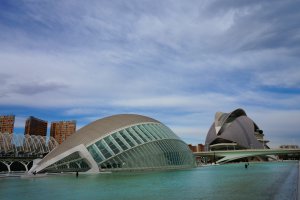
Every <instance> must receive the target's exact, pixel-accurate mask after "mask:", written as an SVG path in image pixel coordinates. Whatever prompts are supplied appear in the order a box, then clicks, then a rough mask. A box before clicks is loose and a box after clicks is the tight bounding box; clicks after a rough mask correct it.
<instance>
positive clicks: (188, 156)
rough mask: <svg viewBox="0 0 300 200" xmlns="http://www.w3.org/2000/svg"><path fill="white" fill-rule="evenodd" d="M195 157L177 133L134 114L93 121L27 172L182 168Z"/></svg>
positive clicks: (192, 163)
mask: <svg viewBox="0 0 300 200" xmlns="http://www.w3.org/2000/svg"><path fill="white" fill-rule="evenodd" d="M194 166H195V159H194V156H193V154H192V152H191V151H190V149H189V148H188V146H187V144H186V143H184V142H183V141H182V140H181V139H180V138H179V137H178V136H177V135H175V134H174V133H173V132H172V131H171V130H170V129H169V128H168V127H167V126H165V125H164V124H162V123H160V122H159V121H157V120H155V119H152V118H149V117H145V116H141V115H134V114H121V115H114V116H110V117H106V118H103V119H99V120H96V121H94V122H92V123H90V124H88V125H87V126H85V127H83V128H81V129H79V130H78V131H77V132H76V133H74V134H73V135H71V136H70V137H69V138H68V139H67V140H65V141H64V142H63V143H62V144H61V145H59V146H58V147H56V148H55V149H54V150H52V151H51V152H50V153H49V154H48V155H47V156H45V157H44V158H43V159H42V160H40V161H39V162H36V163H34V165H33V167H32V168H31V170H30V172H31V173H33V172H35V173H44V172H55V173H57V172H77V171H78V172H88V173H97V172H101V171H136V170H164V169H182V168H191V167H194Z"/></svg>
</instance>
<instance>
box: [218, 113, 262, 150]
mask: <svg viewBox="0 0 300 200" xmlns="http://www.w3.org/2000/svg"><path fill="white" fill-rule="evenodd" d="M221 138H224V139H227V140H230V141H233V142H236V143H238V144H239V145H240V146H243V147H245V148H249V149H251V148H254V149H260V148H263V146H262V144H261V143H260V142H259V141H257V139H256V138H255V135H254V123H253V121H252V120H251V119H249V118H248V117H246V116H241V117H238V118H237V119H235V121H234V122H232V124H231V125H230V126H229V127H228V128H227V129H225V130H224V132H223V133H222V134H221Z"/></svg>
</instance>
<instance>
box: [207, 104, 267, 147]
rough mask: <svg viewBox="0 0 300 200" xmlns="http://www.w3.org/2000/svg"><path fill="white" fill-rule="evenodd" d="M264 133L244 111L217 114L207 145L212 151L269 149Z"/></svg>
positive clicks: (208, 134)
mask: <svg viewBox="0 0 300 200" xmlns="http://www.w3.org/2000/svg"><path fill="white" fill-rule="evenodd" d="M267 142H268V141H266V140H264V134H263V131H262V130H260V129H259V127H258V126H257V125H256V123H254V122H253V121H252V120H251V119H250V118H249V117H248V116H247V114H246V112H245V111H244V110H243V109H236V110H234V111H233V112H231V113H222V112H217V113H216V115H215V121H214V123H213V124H212V126H211V127H210V129H209V131H208V133H207V136H206V141H205V144H206V146H207V147H209V149H210V150H229V149H230V150H233V149H236V150H237V149H264V148H269V147H268V146H267V145H266V143H267Z"/></svg>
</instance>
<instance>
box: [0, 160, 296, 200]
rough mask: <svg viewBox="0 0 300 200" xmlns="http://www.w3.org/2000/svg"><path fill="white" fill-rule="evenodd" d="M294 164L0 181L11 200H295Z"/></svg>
mask: <svg viewBox="0 0 300 200" xmlns="http://www.w3.org/2000/svg"><path fill="white" fill-rule="evenodd" d="M298 171H299V168H298V162H269V163H250V165H249V167H248V168H247V169H246V168H245V167H244V163H239V164H227V165H219V166H207V167H200V168H196V169H192V170H180V171H165V172H147V173H112V174H98V175H83V174H79V177H78V178H76V176H75V174H74V175H73V174H72V175H59V176H57V175H55V176H54V175H49V176H47V177H40V178H11V177H10V178H0V192H1V196H0V199H1V200H6V199H7V200H8V199H9V200H13V199H23V200H27V199H28V200H29V199H30V200H32V199H44V200H48V199H49V200H50V199H51V200H57V199H85V200H87V199H122V200H123V199H130V200H133V199H142V200H148V199H149V200H156V199H172V200H177V199H180V200H183V199H184V200H185V199H205V200H206V199H230V200H235V199H238V200H241V199H251V200H253V199H256V200H257V199H264V200H265V199H278V200H279V199H280V200H283V199H288V200H291V199H297V187H298Z"/></svg>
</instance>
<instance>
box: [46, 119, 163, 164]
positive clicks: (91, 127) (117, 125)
mask: <svg viewBox="0 0 300 200" xmlns="http://www.w3.org/2000/svg"><path fill="white" fill-rule="evenodd" d="M148 122H153V123H160V122H159V121H157V120H155V119H152V118H150V117H146V116H142V115H136V114H119V115H113V116H110V117H105V118H102V119H98V120H96V121H94V122H92V123H90V124H88V125H86V126H84V127H83V128H81V129H79V130H78V131H76V132H75V133H74V134H72V135H71V136H70V137H69V138H68V139H67V140H65V141H64V142H63V143H62V144H61V145H59V146H58V147H57V148H56V149H54V150H53V151H51V152H50V153H49V154H48V155H47V156H46V157H45V158H44V159H43V160H42V161H41V163H43V162H46V161H48V160H50V159H51V158H53V157H55V156H57V155H59V154H61V153H63V152H65V151H67V150H68V149H71V148H73V147H75V146H77V145H80V144H84V145H88V144H89V143H91V142H93V141H94V140H97V139H98V138H101V137H103V136H105V135H107V134H109V133H112V132H114V131H116V130H118V129H121V128H123V127H127V126H130V125H133V124H140V123H148ZM41 163H40V164H41Z"/></svg>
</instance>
